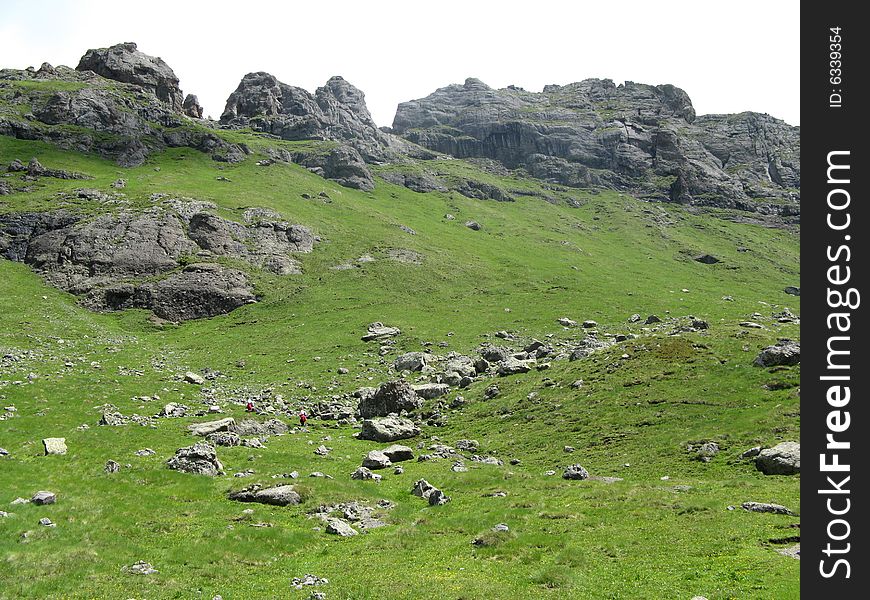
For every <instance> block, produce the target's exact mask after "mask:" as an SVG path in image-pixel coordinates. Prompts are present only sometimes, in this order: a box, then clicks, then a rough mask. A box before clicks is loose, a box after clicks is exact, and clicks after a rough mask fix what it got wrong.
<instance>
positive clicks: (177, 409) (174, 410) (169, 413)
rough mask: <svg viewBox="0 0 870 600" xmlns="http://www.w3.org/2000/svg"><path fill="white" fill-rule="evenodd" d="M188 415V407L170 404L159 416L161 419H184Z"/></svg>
mask: <svg viewBox="0 0 870 600" xmlns="http://www.w3.org/2000/svg"><path fill="white" fill-rule="evenodd" d="M186 414H187V407H186V406H185V405H183V404H178V403H176V402H170V403H169V404H167V405H166V406H164V407H163V408H162V409H160V413H159V414H158V416H160V417H183V416H184V415H186Z"/></svg>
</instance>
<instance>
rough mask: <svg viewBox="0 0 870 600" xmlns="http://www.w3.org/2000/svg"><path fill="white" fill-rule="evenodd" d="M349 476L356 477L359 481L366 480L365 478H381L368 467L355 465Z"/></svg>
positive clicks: (377, 479)
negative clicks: (355, 467)
mask: <svg viewBox="0 0 870 600" xmlns="http://www.w3.org/2000/svg"><path fill="white" fill-rule="evenodd" d="M350 478H351V479H356V480H359V481H366V480H372V481H380V480H381V476H380V475H378V474H377V473H372V472H371V469H368V468H366V467H357V469H356V471H354V472H353V473H351V474H350Z"/></svg>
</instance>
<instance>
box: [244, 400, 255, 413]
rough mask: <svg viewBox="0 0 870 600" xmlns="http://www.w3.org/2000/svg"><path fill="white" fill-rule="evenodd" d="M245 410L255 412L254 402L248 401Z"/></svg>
mask: <svg viewBox="0 0 870 600" xmlns="http://www.w3.org/2000/svg"><path fill="white" fill-rule="evenodd" d="M245 410H246V411H247V412H254V403H253V402H251V401H250V400H248V403H247V404H246V405H245Z"/></svg>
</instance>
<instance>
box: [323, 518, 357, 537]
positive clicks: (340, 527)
mask: <svg viewBox="0 0 870 600" xmlns="http://www.w3.org/2000/svg"><path fill="white" fill-rule="evenodd" d="M326 533H331V534H332V535H337V536H340V537H353V536H355V535H358V534H359V532H358V531H357V530H356V529H354V528H353V527H351V526H350V525H348V524H347V522H346V521H343V520H341V519H330V520H329V521H327V523H326Z"/></svg>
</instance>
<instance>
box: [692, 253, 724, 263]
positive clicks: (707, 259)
mask: <svg viewBox="0 0 870 600" xmlns="http://www.w3.org/2000/svg"><path fill="white" fill-rule="evenodd" d="M695 261H696V262H699V263H704V264H705V265H715V264H716V263H717V262H719V259H718V258H716V257H715V256H713V255H712V254H702V255H700V256H696V257H695Z"/></svg>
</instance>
